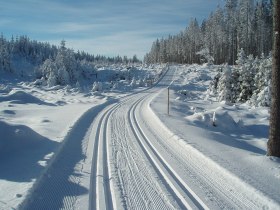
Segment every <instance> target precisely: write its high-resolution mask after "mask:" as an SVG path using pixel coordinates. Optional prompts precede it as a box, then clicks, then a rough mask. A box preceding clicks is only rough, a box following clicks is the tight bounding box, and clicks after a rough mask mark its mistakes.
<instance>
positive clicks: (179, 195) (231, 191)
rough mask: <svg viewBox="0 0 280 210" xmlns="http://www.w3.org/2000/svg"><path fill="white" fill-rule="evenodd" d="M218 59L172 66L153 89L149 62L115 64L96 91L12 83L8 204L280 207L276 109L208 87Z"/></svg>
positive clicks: (2, 98)
mask: <svg viewBox="0 0 280 210" xmlns="http://www.w3.org/2000/svg"><path fill="white" fill-rule="evenodd" d="M218 68H219V67H216V66H212V67H208V66H199V65H174V66H170V67H168V68H165V69H164V70H168V71H167V74H166V75H165V76H164V77H163V79H162V80H161V82H160V83H159V84H158V85H157V86H156V87H155V88H152V89H147V90H146V91H144V90H145V87H139V88H137V83H139V80H140V79H142V78H144V77H143V74H146V73H147V71H142V72H141V71H135V72H136V73H135V74H134V73H131V72H130V75H129V77H130V78H129V79H132V78H135V80H138V81H137V82H136V84H135V82H131V83H130V84H127V82H125V80H124V81H122V80H120V81H119V82H113V83H112V77H110V78H109V79H108V75H111V73H108V71H106V68H104V69H103V70H104V72H105V71H106V73H104V74H103V76H101V77H100V78H99V79H100V83H101V86H102V90H101V91H99V92H94V93H93V92H91V91H90V90H86V88H79V87H78V88H77V87H76V88H70V87H64V88H46V87H37V86H36V85H34V84H32V83H23V82H12V83H9V82H7V81H5V82H3V84H2V85H1V86H0V107H1V111H0V134H1V137H0V150H1V153H0V156H1V158H0V168H1V171H0V189H1V191H0V209H12V208H18V207H19V205H20V204H21V203H22V202H23V205H22V207H25V208H26V209H28V207H32V209H42V208H43V207H44V208H45V209H50V208H51V209H58V208H64V209H72V208H75V209H87V208H91V209H95V208H96V207H99V209H101V208H102V209H103V208H104V209H105V207H106V208H107V209H110V208H112V207H118V209H119V208H122V209H137V208H138V207H139V208H140V207H141V208H144V209H181V208H182V209H184V208H199V209H202V208H204V209H207V208H210V209H221V208H225V209H228V208H235V209H277V208H280V199H279V196H278V195H279V194H280V190H279V184H280V175H279V174H280V166H279V163H280V161H279V159H278V158H271V157H267V156H265V153H266V142H267V136H268V121H269V111H268V109H267V108H263V107H261V108H252V107H250V106H249V105H246V104H236V105H232V104H227V103H224V102H217V100H216V99H215V98H214V96H211V95H208V92H207V88H208V86H209V83H210V81H211V79H212V78H213V77H214V76H215V75H216V73H217V72H216V71H217V69H218ZM131 74H132V75H131ZM151 74H155V73H151ZM124 75H125V76H127V74H124ZM118 76H119V75H118ZM125 76H124V77H125ZM124 79H125V78H124ZM110 80H111V81H110ZM110 85H112V87H113V86H114V88H113V91H108V90H106V87H107V86H110ZM168 85H169V87H170V115H167V86H168ZM81 89H83V90H81ZM137 91H140V92H139V93H138V94H136V92H137ZM103 130H104V132H103ZM103 140H104V141H103ZM107 141H108V142H107ZM109 180H110V181H109ZM103 185H104V186H103ZM102 186H103V187H102ZM56 191H57V192H56Z"/></svg>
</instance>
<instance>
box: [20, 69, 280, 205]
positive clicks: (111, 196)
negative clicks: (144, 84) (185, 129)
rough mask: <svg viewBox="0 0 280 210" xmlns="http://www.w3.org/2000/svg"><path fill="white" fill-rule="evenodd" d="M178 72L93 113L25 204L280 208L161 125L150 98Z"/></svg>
mask: <svg viewBox="0 0 280 210" xmlns="http://www.w3.org/2000/svg"><path fill="white" fill-rule="evenodd" d="M175 74H176V68H175V67H167V69H166V73H165V75H164V76H163V78H162V79H161V81H160V82H159V83H158V84H157V85H156V86H155V87H153V88H150V89H147V90H145V91H142V92H139V93H136V94H132V95H130V96H127V97H124V98H122V99H120V100H119V101H118V102H117V103H115V104H111V105H108V106H107V107H105V105H104V106H102V110H101V108H100V113H99V114H98V115H97V116H95V115H94V114H93V113H91V112H90V111H89V112H88V113H85V115H84V116H83V117H82V118H81V120H80V123H79V122H78V123H77V124H76V125H75V126H74V127H73V129H72V132H71V133H70V134H69V139H68V140H67V141H65V145H64V146H63V147H62V149H61V151H60V152H59V153H58V155H57V156H56V157H55V158H54V160H53V162H52V164H51V166H50V167H49V168H48V169H47V170H46V173H45V175H44V177H42V178H41V179H40V180H39V181H38V183H37V185H36V186H35V187H34V189H33V191H32V193H31V194H30V196H29V198H28V199H27V201H26V202H25V203H24V205H23V207H24V209H87V208H88V209H90V210H94V209H102V210H103V209H107V210H111V209H128V210H130V209H263V208H265V209H277V207H279V206H277V204H275V203H274V202H273V201H271V202H267V199H268V198H266V197H265V196H264V195H263V194H261V193H260V192H258V191H257V190H256V189H254V188H253V187H251V186H249V185H248V184H246V183H244V182H242V180H240V179H238V178H237V177H235V176H234V175H233V174H231V173H230V172H228V171H227V170H225V169H223V168H221V167H220V166H219V165H217V164H216V163H215V162H213V161H212V160H210V159H209V158H207V157H206V156H204V155H203V154H202V153H201V152H199V151H197V150H196V149H195V148H193V147H192V146H191V145H188V144H187V143H186V142H185V141H184V140H183V139H180V138H178V137H177V136H176V135H175V134H173V133H172V132H171V131H169V130H168V129H167V128H166V127H165V126H164V125H163V124H162V123H161V122H160V120H159V119H158V118H157V116H156V115H155V113H154V112H153V111H152V109H151V108H150V102H151V101H152V99H153V98H154V97H155V96H156V95H157V94H158V93H159V92H161V91H165V90H166V87H167V86H168V85H169V84H170V83H171V82H172V81H173V80H174V77H175ZM93 119H94V120H93ZM83 120H85V122H84V121H83ZM76 132H77V133H78V134H77V133H76ZM186 138H187V137H186ZM74 139H75V140H74ZM77 148H78V149H77ZM77 150H78V151H77ZM67 155H68V156H67ZM71 156H73V157H76V159H75V160H73V161H71V164H68V163H67V158H68V157H69V158H70V160H71ZM73 157H72V158H73ZM77 157H78V158H77ZM74 163H75V164H76V165H75V164H74ZM65 165H66V166H69V167H68V168H69V169H67V170H66V169H65V168H66V166H65ZM77 165H80V173H81V174H82V175H83V176H78V175H77V174H75V173H76V172H77V171H76V170H75V169H76V168H77ZM78 168H79V167H78ZM64 169H65V170H64ZM86 174H87V175H86ZM73 183H74V186H75V187H77V188H76V189H74V188H72V186H73ZM81 197H82V199H81ZM263 203H266V204H267V203H270V204H271V205H270V206H263Z"/></svg>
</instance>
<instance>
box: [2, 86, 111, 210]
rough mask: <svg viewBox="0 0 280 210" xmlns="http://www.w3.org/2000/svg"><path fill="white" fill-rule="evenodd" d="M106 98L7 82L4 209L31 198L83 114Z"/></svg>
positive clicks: (4, 140) (4, 137) (4, 120)
mask: <svg viewBox="0 0 280 210" xmlns="http://www.w3.org/2000/svg"><path fill="white" fill-rule="evenodd" d="M106 101H108V98H107V97H104V96H102V95H99V96H95V95H91V96H88V97H84V95H83V94H81V93H78V92H71V94H69V90H66V89H59V90H49V91H46V90H43V89H41V88H35V87H28V86H23V85H22V86H21V87H17V88H15V87H14V88H12V87H7V86H5V87H4V86H2V87H1V96H0V107H1V111H0V133H1V137H0V157H1V158H0V167H1V173H0V188H1V189H5V190H1V192H0V209H10V208H16V207H17V206H18V205H19V204H20V203H21V202H22V201H23V200H24V199H25V197H26V195H27V193H28V191H29V190H30V188H31V187H32V186H33V184H34V183H35V181H36V180H37V179H38V177H40V176H41V175H42V173H44V171H45V170H46V167H47V166H48V164H49V163H50V160H52V159H53V157H54V154H56V153H57V152H58V151H59V150H60V149H61V148H62V145H63V144H62V142H64V141H65V139H66V137H67V136H68V133H69V132H70V131H71V130H72V129H73V126H75V125H76V124H77V123H78V120H79V118H80V116H81V115H82V114H83V113H85V112H86V111H87V110H89V109H90V108H92V107H95V106H97V105H99V104H103V103H105V102H106Z"/></svg>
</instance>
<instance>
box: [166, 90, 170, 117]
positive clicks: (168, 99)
mask: <svg viewBox="0 0 280 210" xmlns="http://www.w3.org/2000/svg"><path fill="white" fill-rule="evenodd" d="M169 97H170V95H169V87H168V88H167V114H168V115H169V109H170V105H169V104H170V98H169Z"/></svg>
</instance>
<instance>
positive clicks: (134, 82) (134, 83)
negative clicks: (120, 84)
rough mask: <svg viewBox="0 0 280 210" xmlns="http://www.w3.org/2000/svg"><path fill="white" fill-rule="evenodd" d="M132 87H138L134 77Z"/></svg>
mask: <svg viewBox="0 0 280 210" xmlns="http://www.w3.org/2000/svg"><path fill="white" fill-rule="evenodd" d="M130 86H131V87H136V79H135V78H134V77H133V78H132V80H131V83H130Z"/></svg>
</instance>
